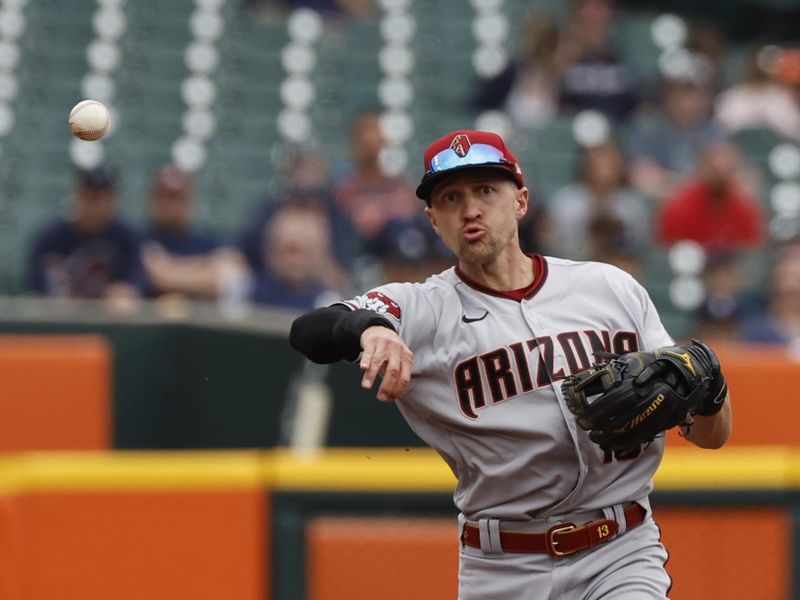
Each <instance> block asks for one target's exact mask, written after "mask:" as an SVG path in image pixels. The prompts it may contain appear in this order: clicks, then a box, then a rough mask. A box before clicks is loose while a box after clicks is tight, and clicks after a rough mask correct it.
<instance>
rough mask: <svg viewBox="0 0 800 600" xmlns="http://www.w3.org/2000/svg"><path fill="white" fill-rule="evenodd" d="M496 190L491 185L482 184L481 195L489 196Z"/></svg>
mask: <svg viewBox="0 0 800 600" xmlns="http://www.w3.org/2000/svg"><path fill="white" fill-rule="evenodd" d="M493 191H494V188H493V187H492V186H490V185H482V186H481V195H482V196H488V195H490V194H491V193H492V192H493Z"/></svg>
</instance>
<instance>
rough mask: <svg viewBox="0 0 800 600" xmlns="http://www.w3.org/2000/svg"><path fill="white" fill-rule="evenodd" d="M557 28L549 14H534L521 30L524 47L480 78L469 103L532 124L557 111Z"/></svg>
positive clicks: (559, 68)
mask: <svg viewBox="0 0 800 600" xmlns="http://www.w3.org/2000/svg"><path fill="white" fill-rule="evenodd" d="M560 35H561V34H560V31H559V26H558V22H557V21H556V20H555V19H554V18H553V17H552V16H550V15H548V14H543V13H536V14H534V15H533V16H532V17H531V18H530V19H529V20H528V21H527V22H526V24H525V26H524V28H523V31H522V38H523V50H522V52H521V54H520V55H519V56H517V57H516V58H514V59H512V60H511V61H509V63H508V65H507V66H506V68H505V69H503V71H501V72H500V73H499V74H498V75H496V76H494V77H491V78H489V79H486V80H482V81H481V82H480V85H479V87H478V88H477V90H476V91H475V93H474V97H473V98H472V104H473V106H474V108H477V109H479V110H490V109H497V110H504V111H505V112H507V113H508V115H509V117H511V120H512V122H513V123H514V124H515V125H517V126H519V127H523V128H531V129H532V128H535V127H537V126H539V125H542V124H545V123H547V122H549V121H551V120H552V119H553V118H554V117H555V116H556V115H557V114H558V78H559V75H560V72H561V60H560V57H559V42H560Z"/></svg>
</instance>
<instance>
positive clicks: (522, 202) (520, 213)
mask: <svg viewBox="0 0 800 600" xmlns="http://www.w3.org/2000/svg"><path fill="white" fill-rule="evenodd" d="M529 201H530V192H529V191H528V188H526V187H522V188H519V189H517V195H516V197H515V202H516V206H515V211H516V213H517V220H518V221H519V220H520V219H521V218H522V217H524V216H525V215H526V214H527V212H528V203H529Z"/></svg>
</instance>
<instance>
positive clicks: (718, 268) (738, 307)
mask: <svg viewBox="0 0 800 600" xmlns="http://www.w3.org/2000/svg"><path fill="white" fill-rule="evenodd" d="M745 281H746V280H745V276H744V274H743V273H742V270H741V265H740V264H739V259H738V256H737V254H736V253H734V252H725V251H722V252H711V253H710V254H708V256H707V258H706V264H705V268H704V270H703V283H704V285H705V293H706V296H705V299H704V300H703V303H702V304H701V305H700V307H699V308H698V309H697V311H696V312H695V314H694V323H693V326H692V329H693V331H692V335H693V336H694V337H698V338H700V339H702V340H708V341H709V342H714V341H718V342H730V341H735V340H737V339H738V338H739V336H740V335H741V327H742V322H743V320H744V319H745V318H747V317H748V316H749V315H750V314H752V313H753V312H754V311H756V310H757V309H756V307H757V306H758V304H759V301H758V300H757V299H756V298H755V297H754V296H753V294H752V293H750V292H748V291H747V290H746V289H745Z"/></svg>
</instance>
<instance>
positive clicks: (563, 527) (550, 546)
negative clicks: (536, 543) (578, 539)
mask: <svg viewBox="0 0 800 600" xmlns="http://www.w3.org/2000/svg"><path fill="white" fill-rule="evenodd" d="M573 529H576V527H575V524H574V523H562V524H560V525H553V526H552V527H551V528H550V529H548V530H547V533H545V542H546V546H547V553H548V554H549V555H550V556H552V557H553V558H563V557H564V556H569V555H570V554H575V553H576V552H577V551H578V550H570V551H568V552H562V551H561V550H558V549H557V548H556V546H558V542H557V541H556V540H555V539H554V538H555V534H557V533H564V532H567V531H572V530H573Z"/></svg>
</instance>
